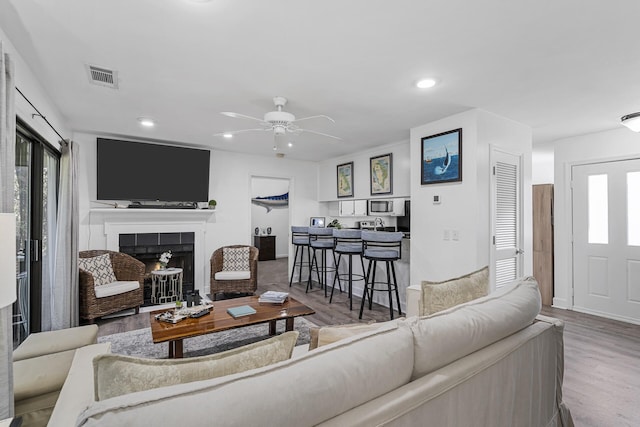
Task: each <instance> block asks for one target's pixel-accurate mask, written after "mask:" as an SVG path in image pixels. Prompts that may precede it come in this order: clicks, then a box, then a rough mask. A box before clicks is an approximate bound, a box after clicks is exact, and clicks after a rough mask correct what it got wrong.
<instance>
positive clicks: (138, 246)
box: [118, 232, 195, 305]
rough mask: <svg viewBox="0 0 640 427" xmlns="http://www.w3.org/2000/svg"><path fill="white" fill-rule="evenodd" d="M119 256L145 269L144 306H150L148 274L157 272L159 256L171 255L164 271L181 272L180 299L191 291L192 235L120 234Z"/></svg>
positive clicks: (192, 278) (192, 288)
mask: <svg viewBox="0 0 640 427" xmlns="http://www.w3.org/2000/svg"><path fill="white" fill-rule="evenodd" d="M118 237H119V242H120V252H123V253H125V254H128V255H131V256H132V257H134V258H136V259H138V260H140V261H142V262H143V263H144V265H145V275H144V305H152V302H151V272H152V271H154V270H158V269H160V261H159V258H160V255H162V253H163V252H167V251H171V259H170V260H169V264H168V265H167V267H169V268H171V267H174V268H181V269H182V299H183V300H184V299H185V296H186V295H187V294H188V293H191V292H193V290H194V274H193V261H194V239H195V233H193V232H189V233H139V234H120V235H119V236H118Z"/></svg>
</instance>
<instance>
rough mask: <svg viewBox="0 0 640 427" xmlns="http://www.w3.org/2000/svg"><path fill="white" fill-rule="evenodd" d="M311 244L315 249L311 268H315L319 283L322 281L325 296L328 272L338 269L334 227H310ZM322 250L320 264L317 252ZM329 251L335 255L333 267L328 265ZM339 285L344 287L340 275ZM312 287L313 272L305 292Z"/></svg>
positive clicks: (321, 285)
mask: <svg viewBox="0 0 640 427" xmlns="http://www.w3.org/2000/svg"><path fill="white" fill-rule="evenodd" d="M309 246H310V247H311V249H313V257H312V258H311V270H312V271H313V270H315V272H316V274H317V277H318V283H320V287H321V288H324V296H325V297H326V296H327V273H332V272H335V271H336V267H335V265H336V262H335V261H336V258H335V254H334V253H333V228H324V227H309ZM318 251H320V252H321V256H322V259H321V261H322V263H321V264H318V257H317V252H318ZM327 251H331V256H332V257H333V267H332V266H329V265H327ZM338 285H339V286H340V287H342V285H341V284H340V277H338ZM311 288H312V285H311V273H310V274H309V281H308V282H307V290H306V291H305V292H309V289H311Z"/></svg>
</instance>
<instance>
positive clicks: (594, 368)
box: [97, 258, 640, 427]
mask: <svg viewBox="0 0 640 427" xmlns="http://www.w3.org/2000/svg"><path fill="white" fill-rule="evenodd" d="M258 272H259V274H258V283H259V285H258V292H257V294H260V293H262V292H264V291H266V290H281V291H286V292H290V293H291V295H292V296H293V297H294V298H296V299H298V300H299V301H302V302H303V303H305V304H306V305H308V306H310V307H313V308H314V309H315V311H316V314H314V315H313V316H307V317H306V318H307V319H308V320H310V321H311V322H313V323H315V324H317V325H318V326H325V325H335V324H346V323H354V322H359V320H358V310H359V308H360V298H359V297H354V309H353V311H349V305H348V300H347V298H346V294H345V293H343V294H339V293H336V294H335V295H334V301H333V303H332V304H329V298H326V299H325V297H324V292H323V291H322V290H320V289H319V288H318V287H317V286H314V288H313V290H312V291H311V292H309V293H308V294H306V293H305V292H304V291H305V284H300V283H294V284H293V287H291V288H289V272H288V271H287V259H286V258H283V259H278V260H275V261H261V262H260V264H259V267H258ZM542 313H543V314H545V315H547V316H551V317H556V318H559V319H562V320H563V321H564V322H565V332H564V342H565V376H564V387H563V390H564V401H565V403H566V404H567V406H568V407H569V409H570V410H571V413H572V415H573V418H574V421H575V423H576V426H589V427H591V426H593V427H604V426H629V427H630V426H640V326H638V325H632V324H628V323H623V322H618V321H615V320H609V319H604V318H600V317H596V316H590V315H587V314H582V313H577V312H574V311H568V310H561V309H554V308H550V307H544V308H543V310H542ZM396 315H397V313H396ZM388 319H389V311H388V309H387V308H386V307H383V306H379V305H374V308H373V310H371V311H369V310H368V308H365V311H364V315H363V319H362V320H361V322H369V321H372V320H375V321H377V322H380V321H385V320H388ZM97 323H98V325H99V326H100V329H99V332H98V335H99V336H103V335H109V334H113V333H118V332H126V331H129V330H135V329H141V328H147V327H149V315H148V313H141V314H138V315H131V316H126V317H121V318H115V319H108V320H99V321H98V322H97Z"/></svg>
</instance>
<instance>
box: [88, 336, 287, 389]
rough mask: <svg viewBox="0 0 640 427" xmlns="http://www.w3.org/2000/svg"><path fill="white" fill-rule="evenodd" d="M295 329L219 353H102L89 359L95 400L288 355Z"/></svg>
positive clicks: (245, 367) (214, 375)
mask: <svg viewBox="0 0 640 427" xmlns="http://www.w3.org/2000/svg"><path fill="white" fill-rule="evenodd" d="M297 339H298V332H297V331H291V332H285V333H283V334H281V335H278V336H275V337H273V338H269V339H266V340H264V341H259V342H256V343H253V344H249V345H246V346H243V347H239V348H235V349H232V350H227V351H223V352H222V353H217V354H212V355H208V356H201V357H192V358H187V359H171V360H158V359H144V358H139V357H131V356H122V355H118V354H102V355H100V356H97V357H95V358H94V359H93V376H94V384H95V398H96V401H99V400H104V399H109V398H111V397H115V396H121V395H123V394H129V393H134V392H137V391H143V390H150V389H154V388H160V387H167V386H170V385H175V384H184V383H189V382H193V381H201V380H206V379H210V378H217V377H222V376H225V375H231V374H236V373H238V372H244V371H248V370H250V369H256V368H260V367H263V366H267V365H271V364H273V363H276V362H281V361H283V360H288V359H289V358H291V353H292V352H293V347H294V346H295V344H296V340H297Z"/></svg>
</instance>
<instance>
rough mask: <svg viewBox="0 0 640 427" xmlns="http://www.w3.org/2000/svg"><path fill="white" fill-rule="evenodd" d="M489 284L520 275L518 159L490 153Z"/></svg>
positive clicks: (502, 284) (505, 280)
mask: <svg viewBox="0 0 640 427" xmlns="http://www.w3.org/2000/svg"><path fill="white" fill-rule="evenodd" d="M492 166H493V167H492V179H491V184H492V185H491V192H492V200H491V205H492V211H493V215H492V222H493V224H492V234H493V236H492V237H493V238H492V243H493V244H492V257H491V259H492V263H493V264H494V265H493V269H492V270H493V271H492V273H491V275H492V283H494V284H495V288H499V287H501V286H504V285H506V284H507V283H509V282H511V281H513V280H515V279H516V278H518V277H519V276H520V275H521V272H522V254H523V251H522V249H521V242H522V217H521V211H522V207H521V196H520V194H521V189H520V186H521V184H520V182H521V177H520V171H521V168H520V156H516V155H513V154H509V153H505V152H502V151H499V150H494V151H493V152H492Z"/></svg>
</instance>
